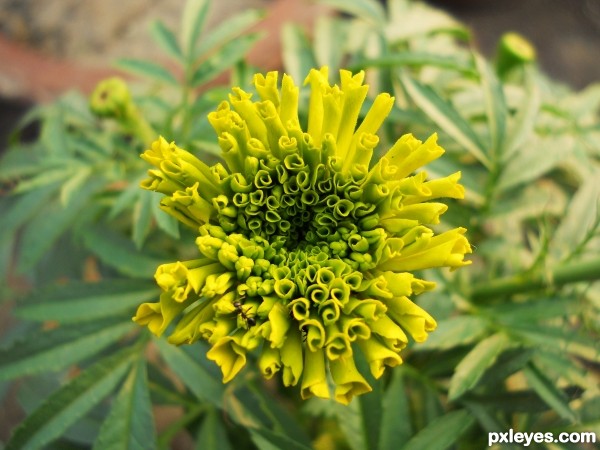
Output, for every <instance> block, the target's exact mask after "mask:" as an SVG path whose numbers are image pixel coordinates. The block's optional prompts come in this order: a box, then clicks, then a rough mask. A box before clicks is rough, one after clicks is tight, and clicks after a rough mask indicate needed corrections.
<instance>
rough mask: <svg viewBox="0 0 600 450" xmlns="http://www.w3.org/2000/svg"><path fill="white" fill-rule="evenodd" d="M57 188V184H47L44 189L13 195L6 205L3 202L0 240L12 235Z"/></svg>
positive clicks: (0, 217)
mask: <svg viewBox="0 0 600 450" xmlns="http://www.w3.org/2000/svg"><path fill="white" fill-rule="evenodd" d="M57 188H58V184H55V185H53V186H47V187H46V188H44V189H36V190H34V191H30V192H27V193H24V194H21V195H19V196H16V197H14V198H13V199H11V202H10V203H9V204H8V205H7V206H5V204H3V205H2V215H1V216H0V240H4V239H5V238H6V236H10V235H12V234H13V233H14V232H15V231H17V229H18V228H20V227H21V226H22V225H24V224H25V223H27V222H28V221H29V220H31V219H32V218H33V217H34V216H35V215H36V214H37V213H38V212H39V210H40V209H41V208H42V206H43V205H45V204H46V203H48V201H49V200H50V198H52V197H53V196H54V195H55V193H56V189H57ZM3 200H4V199H3Z"/></svg>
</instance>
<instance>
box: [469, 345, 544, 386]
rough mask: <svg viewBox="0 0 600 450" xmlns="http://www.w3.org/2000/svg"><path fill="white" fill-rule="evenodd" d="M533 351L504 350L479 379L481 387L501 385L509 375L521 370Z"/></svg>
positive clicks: (520, 349)
mask: <svg viewBox="0 0 600 450" xmlns="http://www.w3.org/2000/svg"><path fill="white" fill-rule="evenodd" d="M533 353H534V350H533V349H524V348H516V349H514V350H506V351H505V352H504V353H503V354H502V355H500V357H499V358H498V359H497V360H496V362H494V364H492V366H491V367H490V368H489V370H487V371H486V372H485V373H484V374H483V376H482V377H481V378H480V379H479V384H481V385H482V386H494V385H498V384H503V383H504V382H505V380H506V378H508V377H509V376H510V375H512V374H513V373H515V372H517V371H518V370H521V369H522V368H523V366H525V364H527V363H528V362H529V360H530V359H531V357H532V355H533Z"/></svg>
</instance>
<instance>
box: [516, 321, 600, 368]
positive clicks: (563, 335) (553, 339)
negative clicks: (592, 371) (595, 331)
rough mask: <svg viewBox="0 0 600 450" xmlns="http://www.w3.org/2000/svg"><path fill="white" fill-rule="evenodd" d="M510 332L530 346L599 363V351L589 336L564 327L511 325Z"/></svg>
mask: <svg viewBox="0 0 600 450" xmlns="http://www.w3.org/2000/svg"><path fill="white" fill-rule="evenodd" d="M511 331H512V332H513V333H514V334H515V335H516V336H519V337H520V338H521V339H522V340H523V341H525V342H526V343H527V344H529V345H532V346H535V345H537V346H540V347H543V348H549V349H551V350H552V351H557V350H558V351H561V352H565V353H570V354H573V355H577V356H579V357H580V358H583V359H587V360H589V361H593V362H600V349H599V348H598V346H597V345H595V343H594V342H593V340H592V339H591V338H590V336H584V335H581V334H579V333H578V332H575V331H573V330H569V329H566V328H564V327H561V328H558V327H556V326H548V325H546V324H543V325H539V326H532V325H523V324H513V325H512V326H511Z"/></svg>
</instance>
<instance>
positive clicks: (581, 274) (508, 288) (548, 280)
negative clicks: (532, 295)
mask: <svg viewBox="0 0 600 450" xmlns="http://www.w3.org/2000/svg"><path fill="white" fill-rule="evenodd" d="M598 279H600V258H595V259H591V260H588V261H579V262H574V263H570V264H567V265H563V266H558V267H556V268H555V269H554V270H551V271H549V272H547V273H545V274H534V275H533V276H531V275H517V276H514V277H508V278H501V279H499V280H492V281H489V282H486V283H481V284H479V285H476V286H474V287H473V289H472V291H471V298H472V299H473V300H483V299H486V298H491V297H499V296H503V295H512V294H519V293H522V292H528V291H534V290H538V289H548V288H553V287H558V286H562V285H564V284H569V283H576V282H579V281H594V280H598Z"/></svg>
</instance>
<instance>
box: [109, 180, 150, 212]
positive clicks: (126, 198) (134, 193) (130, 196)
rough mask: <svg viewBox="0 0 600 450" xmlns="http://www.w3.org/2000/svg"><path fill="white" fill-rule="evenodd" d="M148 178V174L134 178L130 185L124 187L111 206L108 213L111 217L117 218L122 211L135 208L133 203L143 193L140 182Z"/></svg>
mask: <svg viewBox="0 0 600 450" xmlns="http://www.w3.org/2000/svg"><path fill="white" fill-rule="evenodd" d="M144 178H146V174H145V173H144V175H142V176H140V177H138V178H136V179H135V180H132V181H131V182H130V183H129V185H128V186H126V187H124V189H123V190H122V191H121V193H119V194H118V195H117V197H116V199H115V201H114V203H113V205H112V207H111V208H110V211H109V213H108V218H109V219H114V218H116V217H117V216H118V215H119V214H120V213H122V212H123V211H125V210H133V205H134V203H135V202H136V201H137V199H138V198H139V196H140V194H141V193H142V189H140V182H141V181H142V180H143V179H144Z"/></svg>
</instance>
